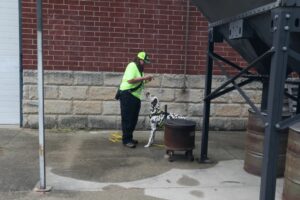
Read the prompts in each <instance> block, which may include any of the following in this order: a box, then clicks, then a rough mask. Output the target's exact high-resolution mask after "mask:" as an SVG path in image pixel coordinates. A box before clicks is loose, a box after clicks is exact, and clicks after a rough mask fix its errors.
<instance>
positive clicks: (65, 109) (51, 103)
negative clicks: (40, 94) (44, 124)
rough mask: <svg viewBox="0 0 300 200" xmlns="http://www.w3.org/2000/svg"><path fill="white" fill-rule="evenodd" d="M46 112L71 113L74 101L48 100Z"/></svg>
mask: <svg viewBox="0 0 300 200" xmlns="http://www.w3.org/2000/svg"><path fill="white" fill-rule="evenodd" d="M45 113H47V114H71V113H72V102H71V101H60V100H57V101H56V100H46V101H45Z"/></svg>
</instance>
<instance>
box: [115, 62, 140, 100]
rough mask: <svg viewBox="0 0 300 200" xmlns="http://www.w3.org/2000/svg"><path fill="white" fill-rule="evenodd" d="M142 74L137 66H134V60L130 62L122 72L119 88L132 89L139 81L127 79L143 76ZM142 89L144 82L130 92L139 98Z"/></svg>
mask: <svg viewBox="0 0 300 200" xmlns="http://www.w3.org/2000/svg"><path fill="white" fill-rule="evenodd" d="M143 76H144V74H143V73H140V71H139V69H138V67H137V66H136V64H135V63H134V62H130V63H129V64H128V65H127V67H126V70H125V72H124V75H123V78H122V82H121V85H120V90H128V89H132V88H135V87H137V86H138V85H139V84H140V82H138V83H128V80H131V79H134V78H139V77H143ZM143 89H144V84H143V85H141V86H140V87H139V88H138V89H137V90H135V91H133V92H131V94H132V95H133V96H135V97H137V98H138V99H141V94H142V91H143Z"/></svg>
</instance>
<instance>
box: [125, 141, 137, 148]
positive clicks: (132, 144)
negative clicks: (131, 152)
mask: <svg viewBox="0 0 300 200" xmlns="http://www.w3.org/2000/svg"><path fill="white" fill-rule="evenodd" d="M123 145H124V146H125V147H128V148H135V147H136V144H135V143H134V142H127V143H124V144H123Z"/></svg>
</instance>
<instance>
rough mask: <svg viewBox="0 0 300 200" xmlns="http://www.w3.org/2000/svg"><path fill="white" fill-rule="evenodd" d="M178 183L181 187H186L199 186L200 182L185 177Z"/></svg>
mask: <svg viewBox="0 0 300 200" xmlns="http://www.w3.org/2000/svg"><path fill="white" fill-rule="evenodd" d="M177 183H178V184H179V185H184V186H197V185H199V184H200V183H199V181H197V180H196V179H194V178H191V177H189V176H186V175H183V176H182V177H181V178H180V179H179V180H178V181H177Z"/></svg>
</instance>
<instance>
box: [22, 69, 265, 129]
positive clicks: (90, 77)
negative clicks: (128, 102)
mask: <svg viewBox="0 0 300 200" xmlns="http://www.w3.org/2000/svg"><path fill="white" fill-rule="evenodd" d="M154 76H155V79H154V80H153V81H152V82H150V83H149V84H147V85H146V87H145V92H150V93H152V94H154V95H156V96H157V97H158V98H159V99H160V103H161V108H162V109H163V108H164V105H167V106H168V111H169V112H175V113H178V114H181V115H184V116H187V118H189V119H192V120H194V121H196V122H197V129H200V128H201V126H202V112H203V96H204V87H205V76H204V75H187V76H186V77H185V76H184V75H175V74H155V75H154ZM121 77H122V73H114V72H81V71H45V72H44V92H45V94H44V98H45V126H46V128H70V129H81V128H83V129H120V122H121V119H120V105H119V101H116V100H115V99H114V95H115V92H116V90H117V87H118V85H119V83H120V80H121ZM23 79H24V81H23V126H24V127H27V128H37V127H38V98H37V97H38V94H37V71H36V70H25V71H24V74H23ZM225 80H226V79H225V78H224V77H223V76H214V79H213V87H214V88H216V87H217V86H219V85H220V84H222V83H223V82H224V81H225ZM260 87H261V85H260V84H259V83H253V84H251V85H248V86H245V88H244V89H245V90H244V91H245V92H246V94H247V95H248V96H249V97H250V98H251V99H252V100H253V101H254V103H256V104H259V103H260V96H261V95H260V94H261V92H260ZM149 106H150V104H149V102H148V101H146V100H143V101H142V107H141V111H140V117H139V121H138V125H137V129H138V130H146V129H150V125H149V117H148V115H149ZM248 108H249V106H248V105H247V104H245V101H244V99H243V98H242V97H241V96H240V95H239V93H238V92H237V91H233V92H231V93H227V94H226V95H224V96H221V97H219V98H217V99H215V100H213V103H212V105H211V118H210V128H211V129H212V130H244V129H245V128H246V121H247V118H248Z"/></svg>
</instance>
